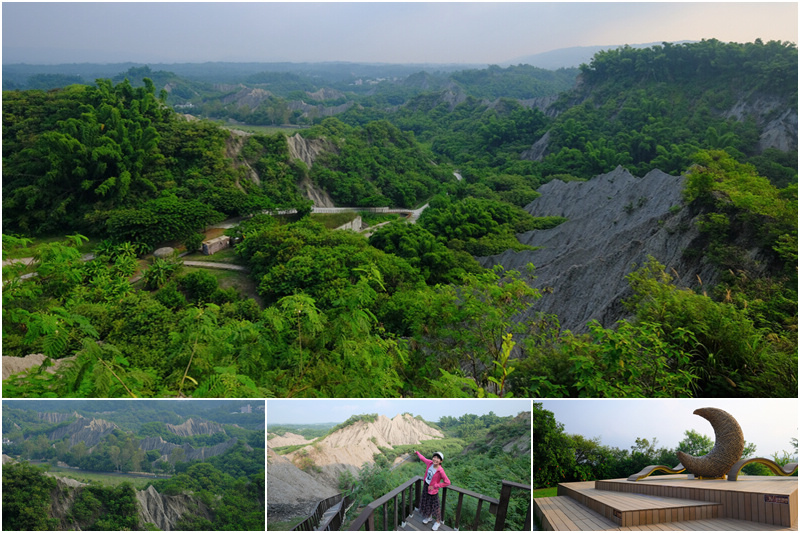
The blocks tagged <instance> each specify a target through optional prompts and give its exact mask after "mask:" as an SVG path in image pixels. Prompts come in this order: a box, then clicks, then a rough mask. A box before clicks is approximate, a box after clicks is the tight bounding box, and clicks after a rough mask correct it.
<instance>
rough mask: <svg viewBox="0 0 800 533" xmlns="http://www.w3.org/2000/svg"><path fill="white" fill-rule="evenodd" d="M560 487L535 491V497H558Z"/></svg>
mask: <svg viewBox="0 0 800 533" xmlns="http://www.w3.org/2000/svg"><path fill="white" fill-rule="evenodd" d="M557 492H558V487H549V488H546V489H533V497H534V498H550V497H551V496H557V494H556V493H557Z"/></svg>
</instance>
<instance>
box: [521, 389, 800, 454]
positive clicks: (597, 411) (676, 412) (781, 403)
mask: <svg viewBox="0 0 800 533" xmlns="http://www.w3.org/2000/svg"><path fill="white" fill-rule="evenodd" d="M536 402H537V403H541V404H542V407H544V409H546V410H548V411H551V412H552V413H553V414H554V415H555V418H556V420H557V421H559V422H561V423H563V424H564V431H565V432H567V433H570V434H579V435H583V436H585V437H588V438H594V437H599V438H600V441H601V442H602V443H603V444H606V445H608V446H614V447H617V448H621V449H628V450H629V449H630V448H631V446H633V445H634V444H635V443H636V438H637V437H643V438H646V439H648V440H651V441H652V438H653V437H656V438H657V439H658V446H659V447H662V446H663V447H665V448H674V447H675V446H677V445H678V443H679V442H680V441H681V440H683V438H684V431H686V430H689V429H694V430H695V431H697V432H698V433H701V434H703V435H708V436H709V437H711V439H712V440H713V439H714V428H712V427H711V424H710V423H709V422H708V421H707V420H706V419H705V418H702V417H700V416H697V415H695V414H692V412H693V411H694V410H695V409H698V408H701V407H716V408H718V409H723V410H724V411H727V412H728V413H730V414H731V415H732V416H733V417H734V418H735V419H736V420H737V422H739V425H740V426H741V428H742V432H743V433H744V440H745V441H746V442H752V443H754V444H755V445H756V455H757V456H759V457H771V455H772V454H773V453H775V452H778V453H780V451H781V450H786V451H787V452H789V453H793V451H794V448H793V447H792V446H791V445H790V443H789V439H791V438H792V437H797V420H798V419H797V415H798V413H797V405H798V401H797V399H742V400H739V399H727V400H715V399H700V400H697V399H687V400H681V399H670V400H541V401H539V400H536Z"/></svg>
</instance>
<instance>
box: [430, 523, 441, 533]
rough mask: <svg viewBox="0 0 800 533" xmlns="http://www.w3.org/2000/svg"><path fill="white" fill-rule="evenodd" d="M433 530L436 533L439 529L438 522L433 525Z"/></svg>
mask: <svg viewBox="0 0 800 533" xmlns="http://www.w3.org/2000/svg"><path fill="white" fill-rule="evenodd" d="M431 529H432V530H433V531H436V530H437V529H439V522H436V523H435V524H433V527H432V528H431Z"/></svg>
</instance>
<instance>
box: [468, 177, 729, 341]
mask: <svg viewBox="0 0 800 533" xmlns="http://www.w3.org/2000/svg"><path fill="white" fill-rule="evenodd" d="M684 180H685V178H684V177H683V176H670V175H668V174H665V173H664V172H661V171H659V170H653V171H651V172H649V173H648V174H647V175H646V176H644V177H642V178H637V177H635V176H633V175H631V174H630V173H629V172H628V171H627V170H625V169H623V168H621V167H618V168H617V169H616V170H614V171H612V172H609V173H608V174H602V175H600V176H597V177H595V178H593V179H591V180H589V181H585V182H569V183H564V182H562V181H559V180H554V181H551V182H549V183H547V184H545V185H543V186H542V187H540V188H539V192H540V193H541V197H539V198H537V199H536V200H534V201H533V202H531V203H530V204H528V205H527V206H526V208H525V209H526V210H527V211H528V212H529V213H531V214H532V215H534V216H562V217H566V218H567V221H566V222H564V223H563V224H561V225H559V226H557V227H555V228H552V229H549V230H534V231H530V232H527V233H522V234H519V235H517V238H518V239H519V240H520V241H521V242H523V243H524V244H528V245H530V246H536V247H540V249H538V250H535V251H524V252H512V251H506V252H504V253H502V254H499V255H494V256H489V257H483V258H479V262H480V263H481V264H482V265H483V266H484V267H492V266H494V265H498V264H499V265H503V267H505V268H506V269H510V270H519V271H524V269H525V265H527V264H528V263H533V265H534V266H535V267H536V272H535V275H536V276H537V278H536V280H534V281H533V283H532V286H534V287H537V288H539V289H543V295H542V298H541V299H540V300H539V301H538V302H536V304H535V305H534V306H533V308H532V309H530V310H529V311H528V312H527V313H526V314H525V315H524V316H523V317H521V318H529V317H531V316H533V314H534V313H535V312H537V311H541V312H544V313H555V314H557V315H558V317H559V319H560V321H561V325H562V326H563V327H564V328H565V329H570V330H572V331H576V332H584V331H587V328H586V324H587V322H589V321H590V320H598V321H599V322H600V323H601V324H602V325H603V326H604V327H610V326H612V325H613V324H614V323H615V322H616V321H617V320H620V319H621V318H625V317H626V316H627V312H626V310H625V308H624V306H623V305H622V303H621V300H622V299H623V298H627V297H629V296H630V295H631V291H630V288H629V285H628V281H627V280H626V278H625V277H626V276H627V275H628V274H629V273H630V272H632V271H633V269H634V265H639V266H641V265H643V264H644V263H645V262H646V261H647V259H648V256H653V257H655V258H656V259H657V260H658V261H659V262H660V263H662V264H663V265H665V266H666V268H667V271H668V272H671V273H672V274H673V276H676V275H677V280H678V284H679V285H681V286H684V287H696V286H697V285H698V279H701V280H702V281H703V283H704V284H705V286H708V287H710V286H713V285H714V284H715V283H716V280H717V274H716V273H715V269H714V268H713V266H712V265H710V264H709V263H708V262H707V261H705V260H704V258H703V257H697V256H694V257H686V256H685V254H684V250H686V249H687V248H690V247H692V244H693V243H694V242H695V241H696V239H699V238H700V235H699V232H698V230H697V228H696V225H695V222H696V216H697V214H696V213H692V212H691V211H690V210H689V209H688V208H685V207H683V201H682V190H683V184H684Z"/></svg>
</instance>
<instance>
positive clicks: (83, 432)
mask: <svg viewBox="0 0 800 533" xmlns="http://www.w3.org/2000/svg"><path fill="white" fill-rule="evenodd" d="M115 429H118V427H117V425H116V424H114V423H113V422H109V421H108V420H102V419H99V418H93V419H91V420H89V419H88V418H79V419H77V420H76V421H75V422H73V423H72V424H70V425H68V426H65V427H60V428H58V429H56V430H55V431H53V432H52V433H50V434H49V435H48V436H47V438H48V439H50V440H53V441H55V440H61V439H63V438H64V437H69V445H70V446H75V445H76V444H78V443H79V442H81V441H83V442H84V444H86V446H87V447H89V448H91V447H92V446H96V445H97V444H99V443H100V441H101V440H103V439H104V438H105V437H106V435H108V434H109V433H111V432H112V431H114V430H115Z"/></svg>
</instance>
